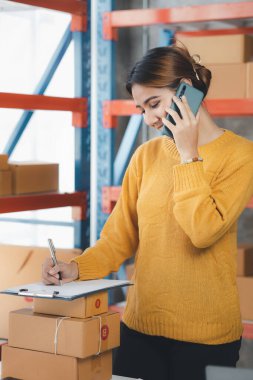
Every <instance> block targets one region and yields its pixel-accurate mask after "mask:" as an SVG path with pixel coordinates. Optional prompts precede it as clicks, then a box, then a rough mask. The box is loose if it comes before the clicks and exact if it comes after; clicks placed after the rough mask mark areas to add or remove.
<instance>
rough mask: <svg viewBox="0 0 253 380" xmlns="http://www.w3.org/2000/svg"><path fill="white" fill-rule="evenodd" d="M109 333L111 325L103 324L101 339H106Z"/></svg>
mask: <svg viewBox="0 0 253 380" xmlns="http://www.w3.org/2000/svg"><path fill="white" fill-rule="evenodd" d="M108 335H109V327H108V326H107V325H103V326H102V327H101V339H102V340H106V339H107V338H108Z"/></svg>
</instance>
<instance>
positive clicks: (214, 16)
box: [96, 0, 253, 338]
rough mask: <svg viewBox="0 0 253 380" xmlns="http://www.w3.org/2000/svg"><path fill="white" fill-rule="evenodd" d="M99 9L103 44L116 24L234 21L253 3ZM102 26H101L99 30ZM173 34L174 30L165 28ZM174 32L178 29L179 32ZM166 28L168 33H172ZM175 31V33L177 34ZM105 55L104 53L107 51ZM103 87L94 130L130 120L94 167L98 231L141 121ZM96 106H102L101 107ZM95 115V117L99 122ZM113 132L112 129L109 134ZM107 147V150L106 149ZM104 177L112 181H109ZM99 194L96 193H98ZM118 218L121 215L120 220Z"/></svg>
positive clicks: (244, 110) (212, 107) (213, 107)
mask: <svg viewBox="0 0 253 380" xmlns="http://www.w3.org/2000/svg"><path fill="white" fill-rule="evenodd" d="M105 3H107V7H108V8H110V9H111V10H110V11H108V12H104V13H103V14H102V12H101V9H102V8H103V7H104V6H105ZM98 8H99V9H100V14H101V15H102V16H103V22H102V25H101V24H100V23H99V24H98V39H99V45H100V47H101V46H103V48H104V49H106V48H108V42H109V41H110V42H111V44H113V43H114V42H116V41H117V40H118V34H117V30H118V29H119V28H129V27H138V26H139V27H142V26H147V25H150V26H152V25H157V24H160V25H163V24H165V25H166V27H167V28H168V26H169V25H171V26H174V27H175V26H176V25H177V24H180V26H181V27H182V24H187V23H194V24H195V23H203V22H208V21H231V22H232V21H233V20H245V19H251V18H253V3H252V2H240V3H225V4H209V5H196V6H187V7H173V8H165V9H134V10H132V9H131V10H122V11H121V10H117V11H113V10H112V9H113V8H112V2H111V1H107V2H106V1H102V0H101V1H98ZM101 28H102V30H101ZM169 32H171V34H172V35H173V34H174V31H170V30H169ZM252 32H253V28H252V27H244V28H243V27H239V28H236V27H233V28H226V29H210V30H201V27H200V30H196V31H185V32H184V31H182V30H180V32H179V33H183V34H188V35H191V36H200V35H203V36H204V35H222V34H224V35H226V34H236V33H243V34H247V33H252ZM179 33H178V34H179ZM171 34H170V33H169V34H168V35H169V36H171ZM176 35H177V34H176ZM107 59H108V56H107ZM114 61H115V57H114V56H109V59H108V60H107V68H105V62H104V60H103V59H99V61H98V66H97V70H98V72H99V71H100V70H102V71H105V70H110V69H111V68H112V62H114ZM103 95H104V94H103V91H101V92H98V103H99V104H101V102H102V103H103V110H102V118H103V119H102V124H101V115H99V116H98V136H100V134H102V135H104V134H105V133H106V132H105V131H106V130H108V129H115V127H117V118H118V117H121V116H130V122H129V124H128V126H127V129H126V132H125V136H126V135H128V139H126V138H125V136H124V137H123V139H122V142H121V146H120V148H119V151H118V153H117V156H116V157H115V160H112V154H111V149H112V142H110V144H108V145H106V146H105V147H102V149H103V154H102V155H100V156H98V167H107V173H108V175H107V176H106V177H105V176H104V173H105V172H106V171H104V172H102V173H101V175H100V173H99V171H98V174H97V176H98V178H97V192H98V204H97V217H96V220H97V225H96V227H97V232H98V233H99V232H100V230H101V229H102V227H103V224H104V222H105V220H106V214H107V215H108V214H110V213H111V211H112V209H113V207H114V205H115V204H116V202H117V200H118V197H119V194H120V189H121V188H120V186H119V185H120V182H121V180H122V177H123V175H124V171H125V168H126V166H127V164H128V162H129V159H130V151H131V150H132V149H133V146H134V144H135V141H136V137H137V134H138V131H139V129H140V127H141V118H140V115H138V111H137V109H136V107H135V105H134V102H133V101H131V100H119V99H113V97H111V98H109V97H107V98H104V96H103ZM205 103H206V106H207V109H208V110H209V112H210V113H211V115H212V116H214V117H228V116H230V117H231V116H242V117H245V116H253V99H219V100H214V99H210V100H206V102H205ZM100 112H101V111H100ZM99 121H100V122H99ZM111 136H113V134H111ZM107 152H108V155H107ZM108 183H110V184H111V185H109V186H108ZM100 196H101V199H100ZM247 207H248V208H253V199H252V200H251V201H250V202H249V204H248V205H247ZM122 222H123V221H122ZM118 274H119V277H121V276H124V270H123V269H122V268H121V269H120V271H119V273H118ZM119 311H120V310H119ZM244 327H245V328H244V337H246V338H252V337H253V323H251V322H250V321H249V322H247V323H245V324H244Z"/></svg>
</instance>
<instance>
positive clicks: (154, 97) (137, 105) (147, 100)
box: [136, 95, 159, 108]
mask: <svg viewBox="0 0 253 380" xmlns="http://www.w3.org/2000/svg"><path fill="white" fill-rule="evenodd" d="M157 98H159V96H158V95H155V96H150V97H149V98H147V99H146V100H144V102H143V105H146V104H147V103H148V102H149V101H150V100H152V99H157ZM136 108H142V107H141V106H140V105H139V104H136Z"/></svg>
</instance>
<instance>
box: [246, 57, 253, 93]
mask: <svg viewBox="0 0 253 380" xmlns="http://www.w3.org/2000/svg"><path fill="white" fill-rule="evenodd" d="M246 96H247V98H251V99H252V98H253V62H248V63H247V89H246Z"/></svg>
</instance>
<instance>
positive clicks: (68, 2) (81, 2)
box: [12, 0, 87, 15]
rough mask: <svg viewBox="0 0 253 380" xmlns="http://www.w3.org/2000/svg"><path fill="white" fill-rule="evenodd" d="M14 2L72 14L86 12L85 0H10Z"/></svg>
mask: <svg viewBox="0 0 253 380" xmlns="http://www.w3.org/2000/svg"><path fill="white" fill-rule="evenodd" d="M12 1H13V2H15V3H22V4H27V5H32V6H35V7H41V8H47V9H52V10H55V11H61V12H67V13H72V14H79V15H81V14H86V13H87V0H12Z"/></svg>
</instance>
